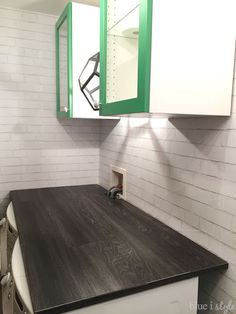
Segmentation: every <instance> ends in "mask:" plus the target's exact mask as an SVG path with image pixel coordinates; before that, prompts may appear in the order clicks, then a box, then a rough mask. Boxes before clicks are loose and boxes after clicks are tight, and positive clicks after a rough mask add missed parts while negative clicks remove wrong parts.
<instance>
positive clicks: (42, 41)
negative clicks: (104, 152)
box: [0, 8, 100, 211]
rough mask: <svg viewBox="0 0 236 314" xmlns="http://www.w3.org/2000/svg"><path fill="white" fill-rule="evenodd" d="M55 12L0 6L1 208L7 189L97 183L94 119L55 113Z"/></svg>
mask: <svg viewBox="0 0 236 314" xmlns="http://www.w3.org/2000/svg"><path fill="white" fill-rule="evenodd" d="M56 19H57V17H55V16H49V15H44V14H37V13H31V12H26V11H18V10H12V9H6V8H0V209H1V211H3V210H4V209H5V208H6V205H7V203H8V201H9V200H8V196H9V191H10V190H14V189H25V188H38V187H48V186H61V185H78V184H89V183H98V177H99V145H100V143H99V130H100V122H99V121H96V120H78V119H76V120H73V121H70V120H63V121H61V120H60V121H59V120H57V118H56V109H55V104H56V92H55V47H54V46H55V41H54V38H55V31H54V27H55V22H56Z"/></svg>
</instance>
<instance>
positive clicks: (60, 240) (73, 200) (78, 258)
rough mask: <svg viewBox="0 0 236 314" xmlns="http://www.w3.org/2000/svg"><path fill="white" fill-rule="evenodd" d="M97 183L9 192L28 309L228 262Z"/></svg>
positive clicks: (144, 285) (81, 302)
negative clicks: (113, 197) (110, 195)
mask: <svg viewBox="0 0 236 314" xmlns="http://www.w3.org/2000/svg"><path fill="white" fill-rule="evenodd" d="M104 193H105V190H104V189H103V188H102V187H100V186H99V185H85V186H72V187H58V188H46V189H32V190H20V191H12V192H11V193H10V197H11V200H12V202H13V206H14V212H15V216H16V222H17V227H18V231H19V237H20V244H21V249H22V255H23V260H24V265H25V270H26V276H27V280H28V285H29V289H30V295H31V299H32V304H33V308H34V311H35V313H43V314H46V313H62V312H67V311H70V310H74V309H78V308H81V307H84V306H88V305H91V304H95V303H98V302H103V301H106V300H111V299H114V298H117V297H120V296H124V295H128V294H131V293H136V292H139V291H143V290H146V289H150V288H153V287H158V286H161V285H164V284H167V283H173V282H175V281H179V280H183V279H187V278H191V277H194V276H199V275H201V274H202V273H204V272H207V271H213V270H217V269H226V268H227V267H228V264H227V263H226V262H225V261H224V260H222V259H220V258H218V257H217V256H215V255H214V254H212V253H210V252H208V251H207V250H205V249H203V248H202V247H200V246H199V245H197V244H195V243H194V242H192V241H190V240H189V239H187V238H186V237H184V236H182V235H181V234H179V233H178V232H176V231H174V230H173V229H171V228H169V227H167V226H166V225H164V224H163V223H161V222H160V221H158V220H156V219H155V218H153V217H151V216H149V215H147V214H145V213H144V212H143V211H141V210H139V209H138V208H136V207H135V206H133V205H131V204H129V203H127V202H125V201H122V200H111V199H109V198H108V197H107V196H105V195H104Z"/></svg>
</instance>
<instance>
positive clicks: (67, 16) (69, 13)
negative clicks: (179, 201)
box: [55, 2, 73, 118]
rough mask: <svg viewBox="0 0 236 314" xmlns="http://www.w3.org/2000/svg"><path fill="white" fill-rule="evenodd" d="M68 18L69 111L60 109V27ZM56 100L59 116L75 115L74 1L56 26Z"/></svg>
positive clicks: (68, 116)
mask: <svg viewBox="0 0 236 314" xmlns="http://www.w3.org/2000/svg"><path fill="white" fill-rule="evenodd" d="M66 19H67V91H68V111H67V112H64V111H60V73H59V71H60V49H59V47H60V42H59V41H60V36H59V29H60V27H61V25H62V24H63V23H64V21H65V20H66ZM55 33H56V101H57V117H58V118H71V117H72V116H73V64H72V62H73V61H72V57H73V55H72V3H71V2H69V3H68V4H67V6H66V7H65V9H64V11H63V12H62V14H61V16H60V17H59V19H58V21H57V23H56V26H55Z"/></svg>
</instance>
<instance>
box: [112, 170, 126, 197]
mask: <svg viewBox="0 0 236 314" xmlns="http://www.w3.org/2000/svg"><path fill="white" fill-rule="evenodd" d="M110 167H111V177H110V187H112V186H116V185H118V184H121V185H122V188H123V192H122V198H123V199H124V200H126V169H124V168H120V167H117V166H114V165H111V166H110Z"/></svg>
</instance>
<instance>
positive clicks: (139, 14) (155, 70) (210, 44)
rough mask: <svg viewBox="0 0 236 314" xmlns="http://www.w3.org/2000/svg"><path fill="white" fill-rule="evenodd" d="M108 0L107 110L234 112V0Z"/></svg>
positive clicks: (104, 18)
mask: <svg viewBox="0 0 236 314" xmlns="http://www.w3.org/2000/svg"><path fill="white" fill-rule="evenodd" d="M126 2H127V1H126V0H117V1H114V0H104V1H102V2H101V36H102V37H101V103H102V105H101V110H100V112H101V114H102V115H111V114H130V113H140V112H141V113H143V112H148V113H162V114H163V113H164V114H181V115H185V114H186V115H220V116H228V115H230V113H231V102H232V86H233V69H234V53H235V33H236V22H235V17H234V14H235V12H236V2H235V0H198V1H196V0H178V1H176V0H155V1H151V0H133V1H130V3H129V5H126Z"/></svg>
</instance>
